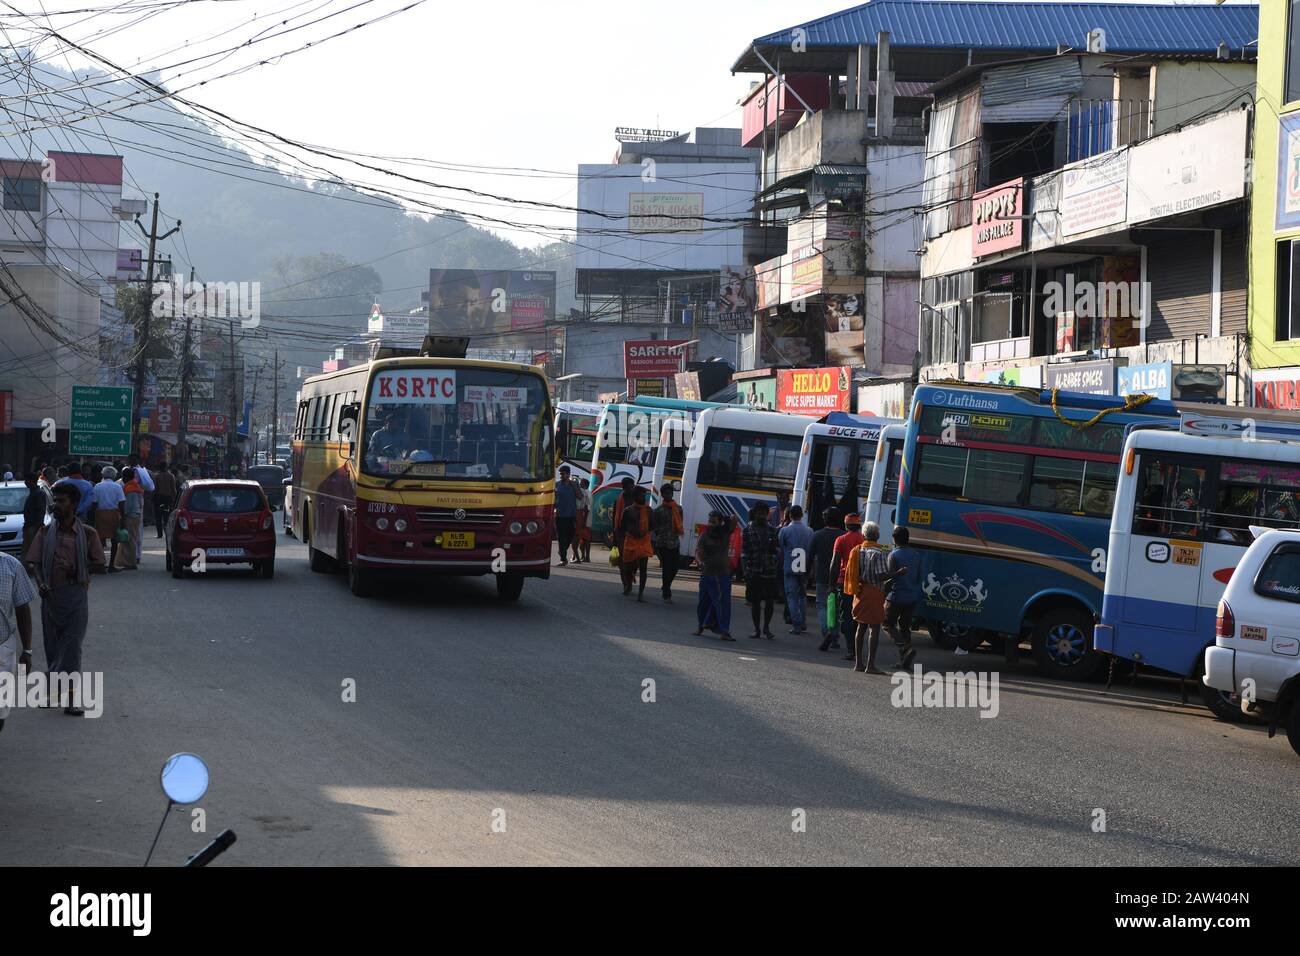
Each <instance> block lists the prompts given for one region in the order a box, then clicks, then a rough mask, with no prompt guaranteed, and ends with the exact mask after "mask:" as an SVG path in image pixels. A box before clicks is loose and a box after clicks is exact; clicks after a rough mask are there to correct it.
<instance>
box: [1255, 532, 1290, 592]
mask: <svg viewBox="0 0 1300 956" xmlns="http://www.w3.org/2000/svg"><path fill="white" fill-rule="evenodd" d="M1255 593H1256V594H1258V595H1260V596H1262V597H1267V598H1276V599H1277V600H1279V601H1292V602H1294V603H1296V604H1300V544H1284V545H1281V546H1279V547H1278V548H1277V549H1276V550H1274V551H1273V553H1272V554H1270V555H1269V556H1268V559H1267V560H1266V561H1265V562H1264V566H1263V567H1262V568H1260V569H1259V575H1258V577H1256V578H1255Z"/></svg>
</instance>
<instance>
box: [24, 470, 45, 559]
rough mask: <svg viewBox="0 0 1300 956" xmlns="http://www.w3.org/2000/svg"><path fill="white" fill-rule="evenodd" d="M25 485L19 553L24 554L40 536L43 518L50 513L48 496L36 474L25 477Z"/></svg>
mask: <svg viewBox="0 0 1300 956" xmlns="http://www.w3.org/2000/svg"><path fill="white" fill-rule="evenodd" d="M25 484H26V485H27V500H26V501H25V502H23V550H22V552H21V553H24V554H25V553H26V552H27V549H28V548H30V547H31V546H32V541H34V540H35V539H36V536H37V535H38V534H40V532H41V529H42V528H44V527H45V518H46V516H47V515H48V514H49V513H50V496H49V495H48V494H46V493H45V489H44V488H42V487H41V483H40V478H39V477H38V475H37V474H36V472H34V471H33V472H30V473H29V474H28V475H27V480H26V482H25Z"/></svg>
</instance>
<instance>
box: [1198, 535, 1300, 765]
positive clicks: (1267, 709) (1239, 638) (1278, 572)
mask: <svg viewBox="0 0 1300 956" xmlns="http://www.w3.org/2000/svg"><path fill="white" fill-rule="evenodd" d="M1250 530H1251V531H1252V532H1254V533H1255V535H1256V537H1255V541H1254V543H1253V544H1251V546H1250V547H1249V548H1247V549H1246V553H1245V554H1244V555H1243V556H1242V558H1241V561H1240V563H1238V565H1237V567H1236V570H1234V571H1233V572H1232V577H1231V578H1230V579H1229V581H1228V587H1227V588H1226V589H1225V590H1224V592H1223V599H1222V600H1220V601H1219V607H1218V611H1217V613H1216V615H1215V643H1214V646H1213V647H1211V648H1209V649H1207V650H1206V652H1205V677H1204V681H1205V685H1206V686H1207V687H1211V688H1214V689H1215V690H1218V691H1222V692H1223V693H1225V694H1231V695H1234V696H1236V697H1238V698H1239V699H1240V700H1241V709H1242V710H1243V711H1245V712H1247V713H1258V714H1260V715H1262V716H1264V717H1266V718H1268V721H1269V736H1270V737H1271V736H1272V735H1273V733H1274V731H1275V730H1276V729H1277V727H1278V725H1279V724H1280V725H1282V726H1283V727H1285V728H1286V735H1287V739H1288V740H1290V741H1291V746H1292V747H1293V748H1294V749H1295V752H1296V753H1297V754H1300V705H1297V703H1296V702H1297V699H1300V531H1295V530H1287V531H1282V530H1277V529H1268V530H1266V529H1264V528H1260V527H1257V526H1256V527H1252V528H1251V529H1250Z"/></svg>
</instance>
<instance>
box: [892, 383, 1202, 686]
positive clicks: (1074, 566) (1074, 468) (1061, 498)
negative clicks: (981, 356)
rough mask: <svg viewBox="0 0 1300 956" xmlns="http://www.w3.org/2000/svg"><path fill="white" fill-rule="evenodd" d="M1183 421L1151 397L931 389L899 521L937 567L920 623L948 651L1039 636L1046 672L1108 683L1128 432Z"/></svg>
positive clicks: (909, 461) (915, 412)
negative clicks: (1107, 646) (1116, 518)
mask: <svg viewBox="0 0 1300 956" xmlns="http://www.w3.org/2000/svg"><path fill="white" fill-rule="evenodd" d="M1177 414H1178V413H1177V409H1176V408H1175V407H1174V404H1173V403H1172V402H1168V401H1163V400H1159V399H1151V398H1150V397H1149V396H1145V395H1143V396H1135V397H1132V398H1129V399H1124V398H1119V397H1117V396H1114V395H1088V394H1082V393H1074V392H1058V391H1056V390H1047V391H1039V390H1037V389H1025V388H1014V387H1006V386H996V385H974V384H971V383H968V382H951V383H948V382H941V383H930V384H926V385H922V386H919V387H918V388H917V389H916V392H915V394H914V396H913V399H912V410H911V414H910V416H909V419H908V428H907V438H906V441H905V442H904V446H903V458H902V464H901V475H900V481H899V492H898V505H897V509H896V516H895V523H896V525H899V526H906V527H907V528H908V529H909V530H910V533H911V543H912V545H913V546H914V547H916V548H917V549H918V550H919V551H920V553H921V557H922V562H923V564H922V574H921V579H922V591H923V596H922V599H921V602H920V604H919V605H918V606H917V608H916V612H915V614H914V618H915V619H917V620H922V621H925V622H926V623H927V625H928V626H929V628H930V633H931V634H932V635H933V636H934V637H935V640H936V642H937V643H940V644H946V643H948V642H949V641H950V640H952V639H953V638H960V640H961V642H962V643H963V646H969V644H970V643H975V642H978V641H979V640H982V639H985V638H989V639H992V640H993V641H995V642H996V641H998V640H1003V641H1008V642H1009V643H1010V645H1012V647H1018V646H1019V644H1020V643H1021V642H1022V641H1023V640H1024V639H1025V638H1028V639H1029V641H1030V645H1031V647H1032V649H1033V654H1034V658H1035V661H1036V662H1037V664H1038V667H1039V670H1040V671H1042V672H1043V673H1046V674H1048V675H1051V676H1055V677H1062V678H1067V679H1074V680H1085V679H1088V678H1090V677H1092V676H1094V675H1095V674H1096V673H1097V672H1098V671H1099V670H1100V669H1101V668H1102V667H1103V666H1104V664H1105V657H1104V656H1103V655H1101V654H1099V653H1098V652H1097V651H1096V650H1095V649H1094V647H1093V624H1094V622H1095V620H1096V617H1097V615H1099V614H1100V612H1101V607H1102V594H1103V587H1104V583H1105V571H1106V548H1107V545H1108V536H1109V533H1110V522H1111V512H1112V508H1113V507H1114V503H1115V493H1116V485H1117V482H1118V477H1119V464H1120V455H1121V453H1122V452H1123V448H1124V439H1125V435H1126V432H1127V430H1128V429H1129V428H1130V426H1135V425H1140V424H1143V423H1155V422H1170V421H1174V422H1176V420H1177Z"/></svg>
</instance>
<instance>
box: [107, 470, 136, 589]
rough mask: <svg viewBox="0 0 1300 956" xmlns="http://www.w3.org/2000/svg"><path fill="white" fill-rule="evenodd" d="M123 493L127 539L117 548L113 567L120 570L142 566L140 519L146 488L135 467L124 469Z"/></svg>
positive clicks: (123, 522) (123, 514)
mask: <svg viewBox="0 0 1300 956" xmlns="http://www.w3.org/2000/svg"><path fill="white" fill-rule="evenodd" d="M122 493H123V494H124V495H125V496H126V500H125V502H124V503H123V505H122V527H124V528H125V529H126V541H125V542H123V543H122V546H121V547H120V548H118V549H117V558H116V559H115V560H114V562H113V567H115V568H117V569H118V570H119V571H134V570H136V569H137V568H138V567H139V566H140V549H139V544H140V521H141V519H142V518H143V517H144V489H143V488H141V487H140V482H139V481H137V480H136V477H135V469H134V468H129V467H128V468H123V469H122Z"/></svg>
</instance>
